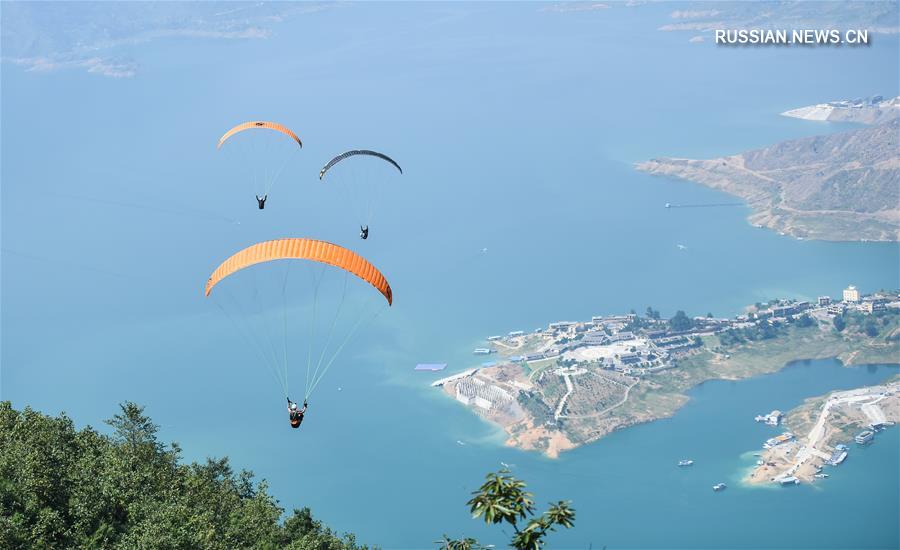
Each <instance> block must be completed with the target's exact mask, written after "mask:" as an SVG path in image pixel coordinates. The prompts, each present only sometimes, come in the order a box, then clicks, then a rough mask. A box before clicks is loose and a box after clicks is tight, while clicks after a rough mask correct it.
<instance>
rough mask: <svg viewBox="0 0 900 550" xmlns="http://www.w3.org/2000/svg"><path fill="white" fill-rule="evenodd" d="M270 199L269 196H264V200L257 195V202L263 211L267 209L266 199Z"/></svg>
mask: <svg viewBox="0 0 900 550" xmlns="http://www.w3.org/2000/svg"><path fill="white" fill-rule="evenodd" d="M268 198H269V195H268V194H266V195H263V196H262V198H259V195H256V202H258V203H259V209H260V210H262V209H263V208H265V207H266V199H268Z"/></svg>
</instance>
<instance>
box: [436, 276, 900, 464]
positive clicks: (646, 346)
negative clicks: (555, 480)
mask: <svg viewBox="0 0 900 550" xmlns="http://www.w3.org/2000/svg"><path fill="white" fill-rule="evenodd" d="M866 299H867V300H868V299H870V298H868V297H867V298H866ZM878 299H880V298H878ZM888 300H889V301H890V300H893V302H891V307H890V308H888V309H887V310H884V311H882V312H880V313H878V315H877V316H875V317H868V316H866V315H862V314H859V313H855V312H854V311H855V310H851V311H848V312H847V313H846V314H845V315H844V317H845V318H846V319H848V322H849V323H850V326H849V328H847V329H846V330H844V331H842V332H838V331H836V330H835V329H833V328H831V323H832V317H831V316H830V314H829V313H828V311H829V308H832V307H833V306H828V307H825V306H817V307H813V306H809V305H806V306H804V305H803V304H805V302H802V303H796V302H791V301H778V300H776V301H774V302H772V303H773V304H774V305H771V304H770V305H769V306H768V309H757V310H756V311H754V312H752V313H751V314H750V317H748V315H741V316H737V317H736V318H735V319H734V320H727V319H713V318H700V317H697V318H694V320H693V321H692V322H691V323H692V325H691V327H692V328H691V329H690V330H687V331H673V330H671V329H667V328H666V327H667V326H668V324H669V323H670V322H669V321H663V320H659V319H653V318H640V317H638V316H636V315H634V314H630V315H625V316H622V315H620V316H606V317H602V316H595V317H593V318H592V319H591V321H585V322H557V323H550V325H549V327H548V328H547V329H546V330H544V329H540V330H537V331H534V332H531V333H527V334H516V335H515V336H507V337H504V340H508V341H504V342H500V343H499V344H503V345H499V344H498V343H497V342H495V341H490V342H489V345H490V346H491V347H492V348H493V349H494V350H495V351H496V352H497V355H496V357H497V360H496V361H495V362H494V364H492V365H490V366H481V367H475V368H470V369H465V370H463V371H460V372H458V373H455V374H453V375H450V376H448V377H445V378H442V379H440V380H438V381H435V382H433V383H432V386H435V387H440V388H441V391H442V392H443V393H445V394H446V395H448V396H449V397H451V398H453V399H455V400H456V401H458V402H459V403H460V404H462V405H464V406H466V408H468V409H469V410H470V411H471V412H474V413H475V414H477V415H479V416H481V417H482V418H483V419H485V420H487V421H489V422H491V423H493V424H494V425H496V426H498V427H500V428H501V429H502V430H503V431H504V433H505V434H506V441H505V444H506V445H507V446H510V447H515V448H518V449H521V450H529V451H540V452H542V453H543V454H545V455H546V456H548V457H550V458H557V457H558V456H559V454H560V453H562V452H565V451H567V450H571V449H574V448H577V447H580V446H582V445H586V444H589V443H592V442H594V441H597V440H599V439H601V438H603V437H605V436H606V435H608V434H610V433H612V432H614V431H616V430H620V429H624V428H627V427H630V426H634V425H636V424H642V423H646V422H652V421H655V420H659V419H663V418H668V417H671V416H673V415H674V414H675V413H676V412H677V411H678V410H680V409H681V408H682V407H683V406H684V405H685V404H687V403H688V402H689V401H690V396H689V395H688V392H689V391H690V390H691V389H693V388H695V387H697V386H699V385H700V384H703V383H704V382H707V381H711V380H730V381H736V380H745V379H749V378H753V377H756V376H759V375H763V374H771V373H775V372H779V371H781V370H783V369H785V368H787V367H789V366H791V365H793V364H794V363H802V362H803V361H807V360H817V359H832V358H833V359H835V360H837V361H839V362H840V363H841V365H842V366H844V367H848V368H849V367H856V366H859V365H865V364H879V365H897V366H898V367H900V362H898V361H897V358H898V357H900V339H898V338H896V336H897V335H898V334H900V294H896V293H892V294H891V295H890V297H889V298H888ZM895 306H896V307H895ZM841 307H843V306H841ZM773 311H774V312H778V314H781V313H782V312H785V311H792V312H794V314H793V316H788V317H781V318H773V317H772V315H771V313H772V312H773ZM876 319H877V320H879V325H878V327H879V328H878V330H877V331H876V336H877V337H869V336H867V335H866V334H864V333H863V330H862V328H863V327H864V326H865V327H869V325H870V324H871V323H872V320H876ZM801 321H802V322H801ZM766 331H768V332H766ZM760 335H762V336H760ZM506 350H512V351H514V352H515V353H517V354H519V355H511V353H512V351H506Z"/></svg>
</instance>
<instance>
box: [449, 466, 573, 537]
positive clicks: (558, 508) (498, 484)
mask: <svg viewBox="0 0 900 550" xmlns="http://www.w3.org/2000/svg"><path fill="white" fill-rule="evenodd" d="M472 494H473V495H474V496H473V497H472V499H471V500H470V501H469V502H468V505H469V507H470V510H471V512H472V517H473V518H479V517H481V518H483V519H484V522H485V523H487V524H488V525H491V524H495V525H496V524H498V523H499V524H502V523H508V524H509V525H511V526H512V528H513V530H514V532H515V534H514V535H513V537H512V540H510V541H509V545H510V547H512V548H515V549H516V550H538V549H540V548H541V547H542V546H543V545H544V543H545V541H544V539H545V538H546V537H547V535H549V534H550V533H551V532H552V531H555V530H556V527H557V526H560V527H565V528H566V529H568V528H570V527H572V526H573V525H574V524H575V510H574V509H573V508H572V507H571V506H570V505H569V503H568V502H566V501H563V500H561V501H559V502H557V503H555V504H551V505H550V508H548V509H547V511H546V512H544V513H543V514H542V515H540V516H537V517H535V511H534V499H533V497H534V495H532V494H531V493H529V492H528V491H526V490H525V482H524V481H522V480H520V479H516V478H515V477H513V476H512V475H511V474H510V473H509V470H506V469H503V470H500V471H499V472H495V473H490V474H488V475H487V481H485V482H484V484H482V485H481V487H479V489H478V490H477V491H475V492H474V493H472ZM526 520H527V522H526ZM520 522H522V523H524V525H522V524H520ZM437 542H438V543H439V544H440V545H441V548H443V549H444V550H477V549H481V548H486V547H485V546H482V545H480V544H479V543H478V541H476V540H475V539H473V538H464V539H451V538H449V537H447V535H444V537H443V539H442V540H439V541H437Z"/></svg>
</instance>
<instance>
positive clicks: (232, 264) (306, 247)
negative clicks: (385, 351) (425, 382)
mask: <svg viewBox="0 0 900 550" xmlns="http://www.w3.org/2000/svg"><path fill="white" fill-rule="evenodd" d="M274 260H310V261H313V262H319V263H323V264H328V265H332V266H334V267H337V268H339V269H343V270H344V271H347V272H349V273H352V274H354V275H356V276H357V277H359V278H360V279H362V280H363V281H365V282H367V283H369V284H370V285H372V286H373V287H375V289H376V290H378V292H380V293H381V295H382V296H384V298H385V299H386V300H387V302H388V305H392V304H393V300H394V298H393V292H392V291H391V285H389V284H388V282H387V279H385V278H384V275H382V274H381V272H380V271H378V269H377V268H376V267H375V266H374V265H372V264H371V263H369V261H368V260H366V259H365V258H363V257H362V256H360V255H359V254H357V253H356V252H353V251H352V250H347V249H346V248H344V247H342V246H338V245H336V244H331V243H329V242H325V241H318V240H314V239H277V240H274V241H265V242H262V243H257V244H254V245H252V246H248V247H247V248H245V249H243V250H241V251H240V252H237V253H236V254H234V255H233V256H231V257H230V258H228V259H227V260H225V261H224V262H222V264H221V265H219V267H217V268H216V270H215V271H213V273H212V275H210V276H209V280H208V281H207V282H206V295H207V296H209V293H210V292H211V291H212V289H213V287H214V286H216V285H217V284H218V283H219V282H220V281H221V280H222V279H224V278H225V277H228V276H229V275H231V274H232V273H236V272H238V271H240V270H242V269H244V268H245V267H250V266H252V265H255V264H259V263H263V262H271V261H274Z"/></svg>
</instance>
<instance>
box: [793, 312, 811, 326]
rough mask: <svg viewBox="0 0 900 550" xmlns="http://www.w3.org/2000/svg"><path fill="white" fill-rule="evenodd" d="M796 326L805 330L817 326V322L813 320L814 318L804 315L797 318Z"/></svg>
mask: <svg viewBox="0 0 900 550" xmlns="http://www.w3.org/2000/svg"><path fill="white" fill-rule="evenodd" d="M796 324H797V326H798V327H801V328H805V327H811V326H813V325H814V324H815V321H813V320H812V317H810V316H809V315H807V314H805V313H804V314H803V315H801V316H800V317H798V318H797V321H796Z"/></svg>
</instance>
